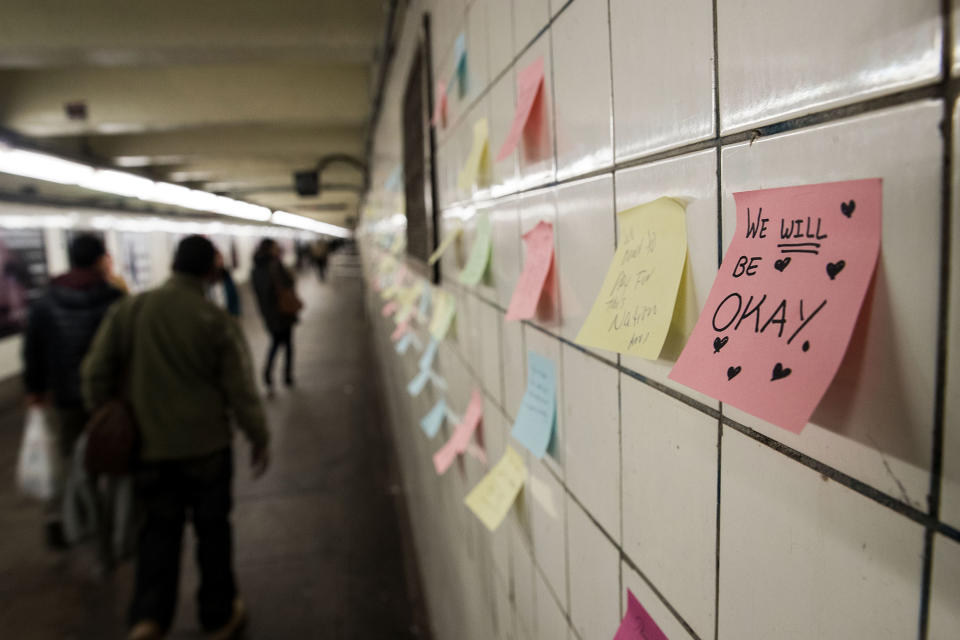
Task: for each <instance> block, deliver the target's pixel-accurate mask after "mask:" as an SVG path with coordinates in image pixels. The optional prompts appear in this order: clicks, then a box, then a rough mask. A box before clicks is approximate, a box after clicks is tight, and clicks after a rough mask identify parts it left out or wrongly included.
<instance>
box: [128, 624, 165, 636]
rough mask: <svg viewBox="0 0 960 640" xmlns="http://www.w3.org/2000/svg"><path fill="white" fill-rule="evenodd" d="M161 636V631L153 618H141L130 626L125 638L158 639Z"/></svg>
mask: <svg viewBox="0 0 960 640" xmlns="http://www.w3.org/2000/svg"><path fill="white" fill-rule="evenodd" d="M161 638H163V631H161V629H160V625H158V624H157V623H156V622H154V621H153V620H141V621H140V622H138V623H137V624H135V625H133V627H131V628H130V633H128V634H127V640H160V639H161Z"/></svg>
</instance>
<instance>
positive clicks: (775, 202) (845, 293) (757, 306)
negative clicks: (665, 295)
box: [670, 178, 882, 433]
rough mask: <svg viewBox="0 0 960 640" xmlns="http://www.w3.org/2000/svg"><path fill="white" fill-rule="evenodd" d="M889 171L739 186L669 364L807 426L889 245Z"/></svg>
mask: <svg viewBox="0 0 960 640" xmlns="http://www.w3.org/2000/svg"><path fill="white" fill-rule="evenodd" d="M881 186H882V185H881V180H880V179H879V178H875V179H870V180H851V181H849V182H831V183H827V184H817V185H807V186H802V187H785V188H781V189H766V190H762V191H747V192H743V193H735V194H733V195H734V199H735V200H736V203H737V229H736V232H735V234H734V238H733V241H732V242H731V244H730V248H729V249H728V250H727V254H726V255H725V256H724V258H723V264H722V265H721V266H720V273H719V274H718V275H717V277H716V280H714V282H713V288H712V289H711V290H710V295H709V296H708V297H707V302H706V305H705V306H704V308H703V312H702V313H701V314H700V318H699V319H698V320H697V325H696V327H694V329H693V333H692V334H691V336H690V340H689V341H688V342H687V344H686V346H685V347H684V349H683V353H681V354H680V358H679V359H678V360H677V364H676V365H675V366H674V367H673V370H672V371H671V372H670V377H671V378H672V379H674V380H676V381H678V382H680V383H683V384H685V385H687V386H689V387H692V388H694V389H697V390H698V391H701V392H703V393H706V394H708V395H710V396H712V397H714V398H717V399H718V400H722V401H723V402H726V403H729V404H731V405H733V406H734V407H737V408H739V409H742V410H744V411H746V412H747V413H750V414H752V415H755V416H757V417H758V418H762V419H764V420H767V421H768V422H772V423H774V424H776V425H779V426H781V427H783V428H784V429H788V430H789V431H792V432H794V433H799V432H800V431H801V430H802V429H803V427H804V425H806V423H807V421H808V420H809V419H810V415H811V414H812V413H813V411H814V409H816V407H817V404H818V403H819V402H820V398H821V397H822V396H823V394H824V392H825V391H826V390H827V387H829V386H830V382H831V381H832V380H833V376H834V375H835V374H836V372H837V368H838V367H839V366H840V362H841V360H842V359H843V355H844V353H845V352H846V350H847V344H848V343H849V342H850V337H851V335H852V334H853V328H854V326H855V325H856V322H857V316H858V315H859V314H860V307H861V305H862V303H863V298H864V296H865V295H866V293H867V288H868V287H869V285H870V280H871V278H872V277H873V271H874V268H875V267H876V264H877V256H878V255H879V253H880V226H881V225H880V220H881V204H882V202H881V200H882V196H881Z"/></svg>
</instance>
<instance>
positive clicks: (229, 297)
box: [208, 249, 240, 318]
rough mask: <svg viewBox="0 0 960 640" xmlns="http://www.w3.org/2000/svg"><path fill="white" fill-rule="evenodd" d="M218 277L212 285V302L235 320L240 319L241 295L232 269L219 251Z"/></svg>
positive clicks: (210, 296) (217, 261)
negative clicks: (231, 271) (225, 262)
mask: <svg viewBox="0 0 960 640" xmlns="http://www.w3.org/2000/svg"><path fill="white" fill-rule="evenodd" d="M215 268H216V277H215V278H214V281H213V283H212V284H211V285H210V290H209V292H208V296H209V298H210V301H211V302H213V303H214V304H215V305H217V306H218V307H220V308H221V309H226V311H227V313H229V314H230V315H232V316H233V317H235V318H238V317H240V294H239V292H238V291H237V284H236V283H235V282H234V280H233V275H231V273H230V269H229V268H228V267H227V266H226V265H225V264H224V260H223V254H222V253H220V251H219V249H218V250H217V259H216V267H215Z"/></svg>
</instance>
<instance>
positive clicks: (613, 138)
mask: <svg viewBox="0 0 960 640" xmlns="http://www.w3.org/2000/svg"><path fill="white" fill-rule="evenodd" d="M942 4H943V3H941V2H939V1H938V0H913V1H911V2H902V1H899V0H890V1H877V0H848V1H845V2H835V1H831V0H812V1H810V2H802V3H797V2H794V1H792V0H739V1H737V2H733V1H728V0H714V1H713V2H711V1H710V0H643V1H640V0H573V1H572V2H562V1H561V0H549V1H548V0H512V1H511V0H472V1H469V2H467V1H464V0H443V1H442V2H441V1H437V2H432V3H431V2H411V3H409V8H408V11H407V13H406V16H405V23H404V25H403V27H402V32H401V38H400V42H399V48H398V51H397V56H396V58H395V60H394V63H393V65H392V70H391V75H390V79H389V83H388V91H387V94H386V100H385V103H384V110H383V113H382V116H381V118H380V120H379V123H378V126H377V128H376V130H375V135H374V156H373V157H374V162H375V163H374V167H373V170H374V172H373V176H374V180H373V186H372V188H371V191H370V193H368V196H367V206H366V210H365V212H364V219H363V221H362V227H363V228H364V230H365V234H364V235H363V236H362V239H361V246H362V250H363V253H364V257H365V260H366V262H367V268H368V276H369V275H370V269H371V268H372V267H371V265H372V264H373V262H374V260H375V258H376V256H377V255H378V254H379V253H382V251H383V250H382V249H380V248H379V245H378V241H379V240H380V238H381V236H383V235H385V234H386V235H389V234H390V233H392V232H395V231H402V229H403V218H402V214H403V212H404V211H403V198H402V189H400V188H398V186H397V181H396V180H392V179H391V175H392V174H394V172H395V171H396V168H397V166H398V165H399V163H400V162H401V157H402V155H401V143H400V140H401V128H400V127H401V120H400V105H401V101H402V95H403V88H404V84H405V82H406V75H407V71H408V69H409V67H410V60H411V55H412V50H413V47H414V44H415V38H416V36H417V34H418V33H419V28H420V25H421V20H422V13H423V12H424V11H429V12H430V13H431V16H432V24H433V38H432V46H433V53H434V57H433V67H434V69H433V71H434V76H435V78H437V79H447V78H450V77H451V76H452V74H453V72H454V64H455V53H454V52H455V41H456V39H457V37H458V36H459V35H460V34H463V35H464V38H465V43H466V51H467V63H466V64H467V72H466V75H467V82H466V87H465V88H466V91H465V95H463V96H462V97H461V96H460V95H458V93H457V91H453V92H451V93H450V102H449V109H448V118H447V123H446V126H445V127H438V128H437V130H436V133H437V148H438V166H437V174H438V182H439V185H438V188H439V198H440V208H441V210H442V216H443V222H442V224H443V226H444V227H445V228H446V229H448V230H449V229H450V228H452V226H453V225H454V224H455V223H459V222H460V221H461V220H464V221H465V227H466V232H465V233H464V235H463V237H462V238H461V239H460V240H459V241H458V243H457V244H456V245H454V247H453V248H451V250H450V251H448V252H447V253H446V254H445V255H444V257H443V259H442V272H443V283H442V287H443V288H444V289H445V290H446V291H447V292H449V293H451V294H452V295H454V296H455V297H456V301H457V316H456V320H455V326H454V328H453V329H452V330H451V332H450V334H449V335H448V337H447V339H446V340H445V341H444V342H443V343H442V345H441V347H440V351H439V356H438V362H439V364H438V366H437V369H438V371H439V372H440V373H441V374H442V376H443V377H444V378H445V380H446V382H447V385H448V388H447V389H446V390H445V391H443V390H441V389H439V388H438V387H436V386H428V387H427V389H426V390H425V391H424V392H423V393H422V394H421V395H420V396H419V397H417V398H411V397H410V396H409V395H408V394H407V392H406V390H405V387H406V384H407V382H408V381H409V380H410V379H411V378H412V377H413V376H414V375H415V373H416V370H417V364H416V362H417V358H418V354H416V352H415V349H411V350H410V352H408V353H407V354H406V355H403V356H401V355H397V354H396V353H395V351H394V349H393V345H392V344H391V343H390V341H389V338H388V336H389V334H390V332H391V330H392V328H393V323H392V322H391V321H389V320H385V319H382V318H381V317H380V315H379V313H378V311H379V307H380V306H382V304H383V302H382V301H381V299H380V297H379V296H378V295H377V294H376V293H374V292H373V291H372V290H370V291H369V292H368V296H369V298H368V307H369V311H370V313H371V314H372V315H374V316H375V317H376V318H377V324H378V325H379V326H378V327H377V334H376V340H377V342H378V345H377V346H378V351H379V359H380V363H381V371H382V375H383V379H384V387H385V389H384V391H385V393H386V395H387V396H388V402H389V408H390V414H391V421H392V429H393V433H394V439H395V444H396V447H397V449H398V451H399V456H400V460H401V466H402V472H403V477H404V483H405V487H404V488H405V490H406V492H407V499H408V503H409V507H410V512H411V518H412V520H413V527H414V533H415V538H416V547H417V552H418V554H419V562H420V564H421V568H422V576H423V580H424V583H425V589H426V592H427V596H428V601H429V608H430V615H431V617H432V620H433V624H434V628H435V631H436V633H437V637H439V638H451V639H452V638H543V639H550V640H555V639H557V638H568V637H569V638H580V639H581V640H594V639H608V638H612V637H613V635H614V632H615V630H616V628H617V625H618V623H619V620H620V618H621V616H622V615H623V613H624V611H625V594H626V590H627V589H628V588H629V589H630V590H631V591H632V592H633V593H634V594H635V595H636V596H637V598H638V599H639V600H640V602H641V603H642V604H643V605H644V606H645V607H646V608H647V610H648V611H650V613H651V615H652V616H653V618H654V619H655V620H656V622H657V623H658V624H659V625H660V627H661V628H662V629H663V630H664V631H665V633H666V634H667V636H668V637H670V638H671V639H672V640H675V639H685V638H725V639H737V640H744V639H749V638H756V639H764V640H766V639H770V638H918V637H927V638H955V637H957V634H958V633H960V632H958V629H960V393H958V390H960V386H958V377H960V316H958V314H960V261H958V258H957V256H958V253H960V252H958V248H957V244H958V243H957V240H958V239H960V232H958V226H960V225H958V224H957V220H956V215H957V212H956V209H957V206H956V203H957V197H956V195H955V192H956V187H957V184H956V182H957V173H958V172H957V171H956V169H954V170H953V171H952V172H951V171H950V170H949V168H947V167H949V165H948V164H945V163H946V162H948V161H949V160H950V159H951V157H952V156H955V155H956V149H957V144H958V143H957V129H958V127H957V122H956V120H957V118H958V112H957V108H956V99H955V98H956V81H955V80H953V79H951V78H950V76H951V75H953V76H956V75H957V74H960V56H958V55H957V52H958V49H960V45H958V41H957V33H958V31H960V29H957V28H956V25H957V22H958V19H957V17H956V16H957V15H958V9H957V8H956V7H957V2H956V1H954V3H953V5H954V6H953V11H952V14H951V13H950V11H949V10H947V12H946V14H945V13H944V8H943V7H942V6H941V5H942ZM947 4H949V3H947ZM951 15H952V17H951ZM541 57H542V58H543V60H544V63H545V70H546V72H545V79H544V86H543V94H542V99H543V100H544V105H543V107H544V115H545V117H546V118H547V125H546V126H547V127H548V131H549V140H550V148H549V150H548V152H547V153H543V154H540V155H538V156H536V157H533V158H531V157H528V154H527V153H526V152H525V149H524V147H523V145H522V144H521V146H520V149H519V150H518V151H515V152H514V153H513V154H512V155H511V156H510V157H509V158H508V159H506V160H504V161H502V162H495V161H494V157H495V155H496V151H497V150H498V148H499V146H500V143H501V142H502V141H503V139H504V138H505V137H506V134H507V130H508V129H509V127H510V123H511V120H512V118H513V112H514V108H515V103H516V81H517V74H518V72H519V71H520V70H522V69H523V68H524V67H526V66H527V65H529V64H530V63H531V62H533V61H535V60H536V59H538V58H541ZM944 76H946V77H944ZM481 118H486V119H488V121H489V130H490V135H489V139H490V170H489V173H488V174H487V175H486V176H485V177H484V179H483V180H481V184H480V188H471V189H469V190H463V189H461V188H460V187H459V186H458V180H457V176H458V172H459V171H460V168H461V167H462V166H463V164H464V162H465V160H466V158H467V155H468V154H469V152H470V146H471V144H472V136H473V125H474V123H475V122H476V121H477V120H479V119H481ZM874 177H879V178H882V179H883V236H882V249H881V254H880V260H879V263H878V267H877V271H876V275H875V279H874V282H873V285H872V290H871V292H870V294H869V295H868V298H867V300H866V302H865V304H864V312H863V313H862V315H861V317H860V320H859V322H858V326H857V329H856V331H855V333H854V337H853V341H852V343H851V346H850V349H849V351H848V353H847V356H846V358H845V360H844V363H843V365H842V366H841V368H840V371H839V373H838V374H837V376H836V379H835V380H834V381H833V383H832V385H831V386H830V388H829V390H828V392H827V393H826V395H825V396H824V398H823V400H822V402H821V403H820V405H819V407H818V409H817V411H816V412H815V413H814V415H813V418H812V420H811V423H810V424H809V425H807V426H806V428H805V429H804V430H803V432H802V433H800V434H799V435H794V434H792V433H790V432H788V431H785V430H784V429H781V428H778V427H776V426H773V425H771V424H768V423H765V422H763V421H761V420H758V419H756V418H753V417H751V416H750V415H748V414H746V413H743V412H742V411H738V410H737V409H734V408H732V407H727V406H725V405H721V404H720V403H718V402H717V401H715V400H714V399H712V398H710V397H708V396H705V395H702V394H700V393H697V392H695V391H693V390H691V389H689V388H686V387H684V386H683V385H680V384H678V383H676V382H674V381H672V380H669V379H668V378H667V374H668V372H669V371H670V368H671V367H672V365H673V363H674V361H675V359H676V355H677V354H676V352H674V353H671V352H670V351H671V350H670V349H669V348H668V349H667V350H665V352H664V354H663V355H662V356H661V359H659V360H656V361H648V360H642V359H639V358H634V357H621V356H619V355H618V354H615V353H611V352H603V351H594V350H585V349H583V348H582V347H580V346H578V345H575V344H574V342H573V338H574V336H575V335H576V333H577V331H578V329H579V327H580V325H581V324H582V322H583V320H584V318H585V316H586V314H587V312H588V310H589V306H590V305H591V303H592V302H593V300H594V298H595V296H596V293H597V289H598V287H599V286H600V283H601V281H602V279H603V276H604V274H605V272H606V269H607V266H608V264H609V262H610V259H611V257H612V255H613V252H614V250H615V246H616V242H617V228H616V221H615V212H616V211H621V210H624V209H627V208H629V207H632V206H635V205H638V204H642V203H645V202H648V201H651V200H654V199H656V198H658V197H660V196H673V197H680V198H683V199H685V201H686V202H687V207H686V211H687V233H688V238H687V240H688V246H689V258H688V260H689V264H688V271H687V278H688V280H687V283H688V284H689V285H690V286H689V287H688V289H687V291H686V292H685V294H684V295H683V296H682V298H681V301H680V304H681V307H682V313H684V314H685V315H686V317H687V319H688V320H690V321H691V322H689V323H688V324H692V320H694V319H695V318H696V317H697V316H698V314H699V312H700V310H701V308H702V306H703V305H704V301H705V299H706V296H707V294H708V292H709V290H710V286H711V284H712V282H713V280H714V277H715V274H716V272H717V267H718V264H719V262H720V260H721V258H722V256H723V252H724V251H725V249H726V247H727V246H728V245H729V242H730V239H731V234H732V232H733V228H734V226H735V222H736V220H735V213H736V212H735V206H734V200H733V195H732V194H733V193H735V192H738V191H747V190H754V189H763V188H770V187H779V186H790V185H803V184H813V183H820V182H829V181H839V180H848V179H856V178H874ZM951 201H952V202H953V205H952V206H951ZM397 214H401V215H400V216H398V215H397ZM477 214H487V215H489V217H490V219H491V221H492V226H493V249H492V255H491V262H490V269H489V274H488V276H487V277H486V278H485V280H484V281H483V282H482V283H481V284H480V285H479V286H477V287H464V286H462V285H460V284H459V283H458V282H457V278H456V276H457V274H458V273H459V271H460V270H461V269H462V268H463V266H464V261H465V256H466V253H467V251H468V250H469V247H470V245H471V242H472V238H473V228H474V226H475V222H474V221H475V219H476V216H477ZM539 220H546V221H548V222H551V223H552V224H553V225H554V228H555V247H554V249H555V255H556V267H557V288H558V291H557V293H558V300H559V302H558V313H557V314H556V316H555V317H553V318H550V319H547V320H534V321H525V322H523V323H517V322H507V321H505V318H504V315H505V309H506V307H507V305H508V302H509V300H510V296H511V293H512V291H513V288H514V286H515V284H516V282H517V278H518V276H519V273H520V270H521V268H522V265H523V248H522V241H521V234H522V233H523V232H525V231H527V230H528V229H530V228H532V227H533V226H534V225H535V224H536V223H537V222H538V221H539ZM951 223H952V224H951ZM441 235H443V234H442V233H441ZM951 245H952V247H951ZM951 253H952V256H953V257H952V259H951ZM419 331H420V332H421V335H423V334H424V333H425V332H424V331H423V330H422V329H419ZM685 338H686V336H685V335H680V336H677V335H673V336H671V339H673V340H675V341H676V343H677V344H678V346H682V345H683V343H684V341H685ZM423 340H424V341H425V336H424V337H423ZM668 346H669V344H668ZM528 350H533V351H536V352H538V353H540V354H542V355H544V356H547V357H549V358H551V359H552V360H553V361H554V363H555V365H556V367H557V371H558V407H559V414H558V416H559V422H558V425H557V446H556V448H555V452H554V453H553V454H552V455H548V456H547V457H545V458H544V460H543V461H542V462H541V461H538V460H537V459H535V458H533V457H532V456H530V455H528V454H527V455H526V463H527V466H528V468H529V470H530V476H529V478H528V480H527V483H526V486H525V488H524V490H523V491H522V493H521V496H520V499H519V500H518V502H517V504H516V505H515V506H514V508H513V510H512V511H511V513H510V514H509V515H508V517H507V520H506V521H505V522H504V524H503V525H502V526H501V527H500V528H499V529H498V530H497V531H496V532H495V533H493V534H490V533H488V532H487V530H486V529H485V528H484V526H483V525H482V524H481V523H480V522H479V521H478V520H477V519H476V518H475V517H474V516H473V515H472V514H471V513H470V512H469V511H468V510H467V509H466V507H464V505H463V498H464V496H465V495H466V493H467V492H468V491H469V490H470V488H472V487H473V486H474V485H475V484H476V483H477V481H478V480H479V479H480V478H481V477H482V476H483V475H484V473H485V472H486V470H487V469H488V467H487V465H484V464H481V463H480V462H478V461H477V460H475V459H473V458H470V457H465V458H464V459H463V467H462V469H461V468H458V467H456V466H455V467H454V468H453V469H452V470H451V471H450V472H448V473H447V474H446V475H445V476H443V477H437V475H436V474H435V472H434V469H433V465H432V463H431V456H432V455H433V453H434V452H435V451H436V450H437V449H438V448H439V447H440V445H441V443H442V441H443V440H445V439H446V437H447V436H449V433H450V431H449V428H448V427H447V428H445V429H444V430H443V431H442V432H441V434H440V436H438V437H437V439H435V440H429V439H427V437H426V436H425V435H424V434H423V433H422V432H421V430H420V429H419V427H418V426H417V425H418V422H419V420H420V418H421V417H422V416H423V415H424V414H425V413H426V412H427V411H428V410H429V409H430V407H431V406H433V404H434V402H435V401H436V399H437V398H438V397H439V396H440V395H444V396H445V397H446V398H447V402H448V404H449V405H450V406H452V407H453V408H454V410H455V411H458V412H460V413H462V412H463V410H464V408H465V407H466V405H467V402H468V399H469V397H470V393H471V390H472V389H474V388H481V389H482V391H483V395H484V399H485V404H484V418H483V438H484V444H485V448H486V449H487V455H488V458H489V460H490V461H491V463H492V462H494V461H496V460H498V459H499V458H500V456H501V455H502V453H503V451H504V448H505V445H506V444H507V443H508V442H509V439H510V436H509V431H510V428H511V425H512V423H513V419H514V417H515V414H516V411H517V408H518V405H519V402H520V398H521V396H522V394H523V392H524V388H525V375H526V373H525V372H526V365H525V359H526V356H525V354H526V353H527V351H528ZM514 447H515V448H517V449H518V450H519V451H525V450H524V449H522V448H521V447H519V446H518V445H516V444H514Z"/></svg>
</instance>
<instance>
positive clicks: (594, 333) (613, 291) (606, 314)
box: [576, 198, 687, 360]
mask: <svg viewBox="0 0 960 640" xmlns="http://www.w3.org/2000/svg"><path fill="white" fill-rule="evenodd" d="M617 219H618V221H619V223H620V233H619V236H618V237H619V242H618V245H617V251H616V253H614V255H613V260H612V261H611V263H610V268H609V270H608V271H607V276H606V278H605V279H604V281H603V286H602V287H601V289H600V293H599V294H598V295H597V299H596V301H595V302H594V303H593V308H592V309H591V310H590V314H589V315H588V316H587V319H586V321H585V322H584V323H583V326H582V327H580V333H578V334H577V338H576V342H577V343H578V344H582V345H584V346H587V347H597V348H599V349H606V350H608V351H616V352H617V353H625V354H629V355H636V356H641V357H643V358H648V359H650V360H655V359H656V358H657V357H658V356H659V355H660V350H661V349H662V348H663V343H664V341H665V340H666V338H667V331H668V330H669V329H670V320H671V318H672V317H673V308H674V306H675V305H676V302H677V289H678V288H679V287H680V278H681V277H682V276H683V265H684V262H685V260H686V257H687V222H686V211H685V210H684V207H683V205H682V204H680V203H679V202H677V201H676V200H674V199H672V198H659V199H657V200H654V201H653V202H649V203H647V204H643V205H640V206H638V207H633V208H632V209H627V210H626V211H620V212H619V213H617Z"/></svg>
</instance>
